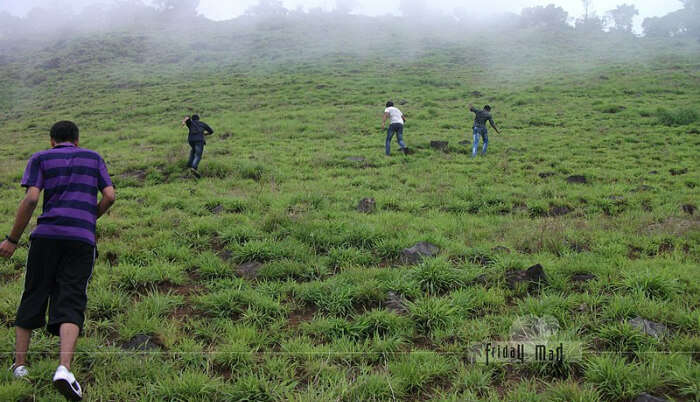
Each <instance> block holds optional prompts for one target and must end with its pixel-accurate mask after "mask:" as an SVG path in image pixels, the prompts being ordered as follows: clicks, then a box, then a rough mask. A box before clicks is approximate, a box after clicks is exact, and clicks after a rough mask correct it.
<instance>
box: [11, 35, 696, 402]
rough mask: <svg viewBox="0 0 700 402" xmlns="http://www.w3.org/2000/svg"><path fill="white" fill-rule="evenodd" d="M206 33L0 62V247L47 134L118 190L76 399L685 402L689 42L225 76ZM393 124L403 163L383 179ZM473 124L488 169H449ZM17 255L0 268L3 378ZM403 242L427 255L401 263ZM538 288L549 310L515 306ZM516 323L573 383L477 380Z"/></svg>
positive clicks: (225, 61) (78, 46) (41, 362)
mask: <svg viewBox="0 0 700 402" xmlns="http://www.w3.org/2000/svg"><path fill="white" fill-rule="evenodd" d="M287 34H288V32H287ZM203 35H204V34H203ZM206 35H209V36H203V37H204V38H205V39H206V38H208V41H204V43H210V46H202V45H201V43H203V42H202V39H201V38H192V37H188V38H187V41H180V39H181V38H177V37H173V38H171V39H172V42H169V41H164V40H161V39H158V40H156V39H154V38H153V37H149V36H143V37H134V36H131V35H118V34H114V35H108V36H105V37H98V38H89V39H82V40H73V41H65V42H62V43H55V44H52V45H51V46H46V47H45V48H43V50H42V49H39V48H40V47H41V46H38V45H36V46H33V47H32V48H33V49H32V50H22V51H13V52H9V51H7V52H6V57H4V58H1V59H0V60H2V63H0V85H1V86H2V88H3V91H1V93H0V136H1V137H2V141H1V142H0V152H1V153H2V155H4V163H2V164H0V216H2V220H0V223H1V224H0V229H1V230H3V231H5V232H7V231H8V230H9V228H10V226H11V224H12V218H13V214H14V212H15V209H16V206H17V204H18V202H19V200H20V199H21V197H22V190H21V189H20V188H19V186H18V182H19V180H20V178H21V175H22V171H23V169H24V166H25V163H26V160H27V158H28V157H29V156H30V155H31V154H32V153H33V152H36V151H39V150H41V149H44V148H46V147H47V146H48V128H49V127H50V125H51V124H52V123H53V122H55V121H57V120H59V119H71V120H74V121H76V122H77V123H78V125H79V126H80V128H81V145H82V146H84V147H86V148H91V149H95V150H97V151H99V152H100V153H101V154H102V155H103V157H104V158H105V159H106V161H107V163H108V166H109V169H110V173H111V174H112V177H113V179H114V182H115V185H116V187H117V196H118V201H117V204H116V205H115V207H114V208H113V210H112V211H110V213H109V214H108V215H107V216H105V217H103V218H102V219H101V220H100V221H99V223H98V236H99V253H100V257H99V259H98V261H97V265H96V267H95V273H94V275H93V278H92V282H91V284H90V287H89V290H88V294H89V303H88V312H87V317H88V320H87V323H86V335H87V336H86V337H85V338H83V339H81V341H80V343H79V346H78V353H77V355H76V361H75V364H74V371H75V372H76V375H77V376H78V379H79V380H80V381H81V383H82V384H83V388H84V389H86V393H87V395H88V399H89V400H182V401H190V400H240V399H247V400H303V401H306V400H318V401H321V400H323V401H325V400H392V399H396V400H402V399H407V400H425V399H432V398H434V399H437V400H477V399H481V400H500V399H504V400H560V401H573V400H580V401H588V400H620V401H627V400H632V399H634V398H635V397H636V396H637V395H638V394H640V393H642V392H648V393H651V394H654V395H657V396H665V397H667V398H673V399H677V400H697V399H696V398H697V395H699V394H700V389H698V384H699V383H700V365H698V351H699V350H700V313H699V312H698V306H699V304H700V292H699V290H700V285H699V283H700V282H698V280H697V278H698V277H700V268H699V266H700V248H699V247H700V218H698V216H699V214H700V212H698V211H697V210H696V207H697V204H698V189H697V187H696V186H697V184H698V182H699V181H700V172H699V171H698V150H699V149H700V148H699V147H698V146H699V145H700V137H698V133H699V132H700V117H699V116H698V113H699V111H698V105H699V104H700V56H699V55H700V52H699V51H698V50H699V45H698V43H691V42H651V41H646V40H630V39H629V38H624V39H621V38H606V39H605V40H604V41H602V40H601V41H590V40H584V39H582V38H579V39H576V38H573V39H572V38H567V37H558V36H542V35H541V34H536V33H531V34H529V36H527V35H525V36H519V37H517V38H516V37H513V38H496V39H489V41H490V42H488V46H484V43H485V42H484V41H486V40H487V39H486V38H485V37H479V36H471V37H466V38H463V39H460V40H448V39H445V38H444V37H434V38H430V39H421V40H420V41H419V40H418V39H417V38H412V37H410V36H408V37H406V36H401V37H400V39H398V40H400V41H401V44H402V45H405V46H402V47H401V49H402V50H401V51H398V52H396V53H395V54H392V53H391V52H389V51H388V50H387V49H386V46H385V45H384V43H385V42H383V41H381V40H380V41H378V43H379V44H377V45H376V46H374V45H372V44H371V42H368V40H369V38H367V41H363V40H362V39H365V36H367V37H369V36H371V35H370V34H369V33H367V32H362V31H360V32H357V35H358V36H357V38H358V39H359V40H358V41H356V42H360V43H361V44H358V45H354V46H352V45H348V46H340V45H339V44H338V43H335V42H334V43H332V44H329V45H328V46H324V45H323V43H319V42H313V41H311V42H304V41H303V40H298V41H294V40H293V41H291V42H289V43H287V45H284V44H283V42H280V41H281V40H282V39H283V38H284V37H285V31H284V30H282V31H275V30H274V29H272V30H270V32H268V35H267V36H265V35H262V36H244V35H240V36H234V39H236V40H234V41H231V42H232V43H236V44H237V45H234V44H231V45H230V46H231V48H230V49H229V50H230V51H227V43H229V41H230V39H226V38H223V36H222V35H223V34H222V33H221V32H218V31H217V32H207V33H206ZM386 35H387V37H392V34H391V33H386ZM393 35H394V37H396V35H395V34H393ZM296 37H297V36H292V38H296ZM139 38H140V39H139ZM413 39H415V40H413ZM173 42H174V43H176V44H173ZM159 43H160V46H158V44H159ZM198 43H199V44H198ZM256 43H257V44H258V46H260V49H266V52H267V53H260V52H256V51H255V49H256V48H255V47H254V46H252V45H251V44H256ZM305 43H314V44H315V45H308V46H306V45H305ZM415 43H421V45H420V46H411V45H413V44H415ZM5 45H7V44H5ZM244 45H245V46H244ZM7 46H9V45H7ZM236 46H238V47H236ZM314 46H317V48H318V51H317V52H315V51H313V49H316V48H315V47H314ZM234 48H235V49H236V50H235V51H234ZM6 49H10V48H9V47H7V48H6ZM26 49H29V47H27V48H26ZM310 49H311V50H310ZM15 50H17V49H15ZM261 54H262V56H261ZM276 54H278V55H279V57H277V56H275V55H276ZM387 99H393V100H395V101H396V102H397V103H398V104H399V105H398V106H399V107H400V108H401V109H402V111H403V112H404V113H405V114H406V115H407V118H408V123H407V125H406V128H405V132H404V138H405V141H406V142H407V144H408V145H409V147H410V148H412V149H413V150H414V151H415V153H414V154H412V155H408V156H403V155H399V153H398V152H396V150H397V145H396V143H395V142H394V143H392V148H393V149H392V150H393V155H392V156H391V157H386V156H384V155H383V146H384V136H385V134H384V132H382V131H381V130H380V122H381V113H382V111H383V103H384V102H385V101H386V100H387ZM469 102H473V103H475V104H477V105H483V104H485V103H490V104H492V105H495V113H494V116H495V120H496V122H497V123H498V124H499V125H500V126H501V127H502V131H503V134H502V135H497V134H496V133H495V132H493V131H491V132H490V140H491V143H490V153H489V155H488V156H486V157H484V158H477V159H471V158H470V157H469V156H470V155H469V152H470V150H469V149H468V148H469V144H467V145H463V144H460V142H461V141H467V142H468V143H470V142H471V138H470V137H471V135H470V131H471V130H470V128H471V119H472V114H471V113H469V112H468V111H467V110H466V105H467V103H469ZM193 112H197V113H199V114H200V115H201V116H202V120H204V121H205V122H207V123H209V124H210V125H211V126H212V127H213V128H214V129H215V130H216V133H215V135H214V136H213V137H211V138H210V140H209V142H208V144H207V147H206V149H205V154H204V159H203V162H202V164H201V166H200V170H201V172H202V174H203V178H202V179H200V180H195V179H194V178H193V177H191V176H190V175H189V174H188V173H187V172H186V169H185V163H186V157H187V153H188V152H189V146H188V145H187V144H186V131H185V130H184V129H182V128H180V127H179V121H180V120H181V119H182V116H183V115H185V114H187V113H193ZM431 140H443V141H449V145H448V148H447V149H446V151H439V150H434V149H431V148H430V146H429V143H430V141H431ZM571 176H583V178H584V181H585V183H575V182H570V181H573V180H567V179H568V178H569V177H571ZM365 197H372V198H374V199H375V200H376V211H374V212H373V213H369V214H366V213H361V212H358V211H357V209H356V207H357V204H358V202H359V201H360V200H361V199H362V198H365ZM32 225H34V221H33V222H32ZM30 229H31V228H30ZM28 233H29V231H27V234H25V236H24V238H23V241H22V247H21V248H20V249H18V251H17V253H16V254H15V256H14V257H13V258H12V259H11V260H9V261H0V278H2V284H1V285H0V324H2V325H0V351H1V352H2V354H0V365H1V366H4V367H9V366H10V364H11V362H12V356H11V351H12V350H13V342H14V335H13V333H14V328H13V320H14V313H15V310H16V307H17V304H18V302H19V298H20V295H21V291H22V286H23V269H24V261H25V258H26V255H27V243H26V242H27V238H28ZM421 241H425V242H430V243H432V244H434V245H436V246H438V247H439V249H440V251H439V253H438V254H437V256H436V257H434V258H426V259H425V260H423V262H422V263H420V264H418V265H409V264H406V263H405V261H404V260H402V258H401V253H402V251H403V250H404V249H405V248H408V247H411V246H413V245H414V244H416V243H418V242H421ZM535 264H541V266H542V267H543V269H544V272H545V274H546V276H547V283H546V284H542V285H541V286H539V287H533V286H527V284H519V285H515V286H511V283H510V282H509V280H508V278H511V277H512V275H513V274H512V271H513V270H523V269H525V268H528V267H530V266H532V265H535ZM577 274H592V275H593V277H589V279H590V280H587V281H575V280H573V279H572V277H573V276H575V275H577ZM591 278H592V279H591ZM530 315H534V316H538V317H545V316H546V317H554V318H555V319H556V320H557V322H558V325H559V331H558V332H557V333H556V334H555V339H556V340H558V341H566V342H580V343H582V345H583V352H582V356H581V359H578V360H575V361H574V360H570V361H565V363H564V364H562V365H553V364H540V363H528V364H519V363H503V362H497V363H493V364H489V365H486V364H480V363H474V362H473V357H474V356H473V352H474V348H475V345H479V344H481V343H484V342H492V341H504V340H507V339H509V337H510V336H511V335H512V326H513V322H514V321H515V320H516V319H517V318H519V317H527V316H530ZM636 317H641V318H644V319H647V320H650V321H654V322H657V323H661V324H664V325H665V326H666V327H667V332H666V333H665V335H664V336H661V337H659V338H656V337H654V336H651V335H647V334H644V333H643V332H640V331H639V330H638V329H636V328H635V327H634V326H633V325H632V324H630V320H633V319H635V318H636ZM144 340H147V343H145V344H144V343H143V341H144ZM56 357H57V339H54V338H51V337H48V336H47V335H45V334H43V333H41V332H38V333H37V334H36V335H35V338H34V341H33V344H32V347H31V349H30V357H29V359H30V365H31V374H30V376H29V379H28V380H23V381H14V380H12V379H11V373H10V372H9V371H7V370H0V399H1V400H30V399H33V398H37V399H41V400H58V394H57V393H56V392H54V391H53V388H52V387H51V386H50V382H49V378H50V375H51V374H52V373H53V370H54V369H55V360H56Z"/></svg>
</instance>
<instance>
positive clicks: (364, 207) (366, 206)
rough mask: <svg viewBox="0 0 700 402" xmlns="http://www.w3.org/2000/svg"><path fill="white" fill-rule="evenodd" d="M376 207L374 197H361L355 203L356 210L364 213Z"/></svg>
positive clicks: (370, 211)
mask: <svg viewBox="0 0 700 402" xmlns="http://www.w3.org/2000/svg"><path fill="white" fill-rule="evenodd" d="M376 209H377V203H376V202H375V201H374V198H363V199H361V200H360V202H359V203H358V204H357V212H362V213H364V214H371V213H372V212H374V211H375V210H376Z"/></svg>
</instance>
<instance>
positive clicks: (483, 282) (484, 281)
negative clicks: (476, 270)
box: [471, 274, 489, 286]
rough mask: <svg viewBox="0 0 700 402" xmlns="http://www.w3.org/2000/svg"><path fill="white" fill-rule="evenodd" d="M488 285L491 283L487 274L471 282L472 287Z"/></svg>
mask: <svg viewBox="0 0 700 402" xmlns="http://www.w3.org/2000/svg"><path fill="white" fill-rule="evenodd" d="M488 283H489V278H488V277H487V276H486V274H481V275H479V276H477V277H476V278H474V279H472V280H471V284H472V285H482V286H486V285H487V284H488Z"/></svg>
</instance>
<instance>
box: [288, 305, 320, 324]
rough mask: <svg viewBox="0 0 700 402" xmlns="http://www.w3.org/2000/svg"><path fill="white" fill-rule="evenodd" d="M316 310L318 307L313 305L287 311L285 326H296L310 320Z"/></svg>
mask: <svg viewBox="0 0 700 402" xmlns="http://www.w3.org/2000/svg"><path fill="white" fill-rule="evenodd" d="M317 311H318V309H317V308H316V307H314V306H306V307H304V308H303V309H302V310H294V311H292V312H290V313H289V318H288V319H287V326H288V327H289V328H296V327H298V326H299V325H300V324H303V323H305V322H310V321H312V320H313V319H314V315H316V312H317Z"/></svg>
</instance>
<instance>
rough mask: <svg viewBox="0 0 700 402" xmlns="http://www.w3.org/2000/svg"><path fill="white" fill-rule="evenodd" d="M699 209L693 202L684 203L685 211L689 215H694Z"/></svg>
mask: <svg viewBox="0 0 700 402" xmlns="http://www.w3.org/2000/svg"><path fill="white" fill-rule="evenodd" d="M697 209H698V208H697V207H696V206H695V205H693V204H685V205H683V212H685V213H686V214H688V215H693V214H694V213H695V211H696V210H697Z"/></svg>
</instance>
